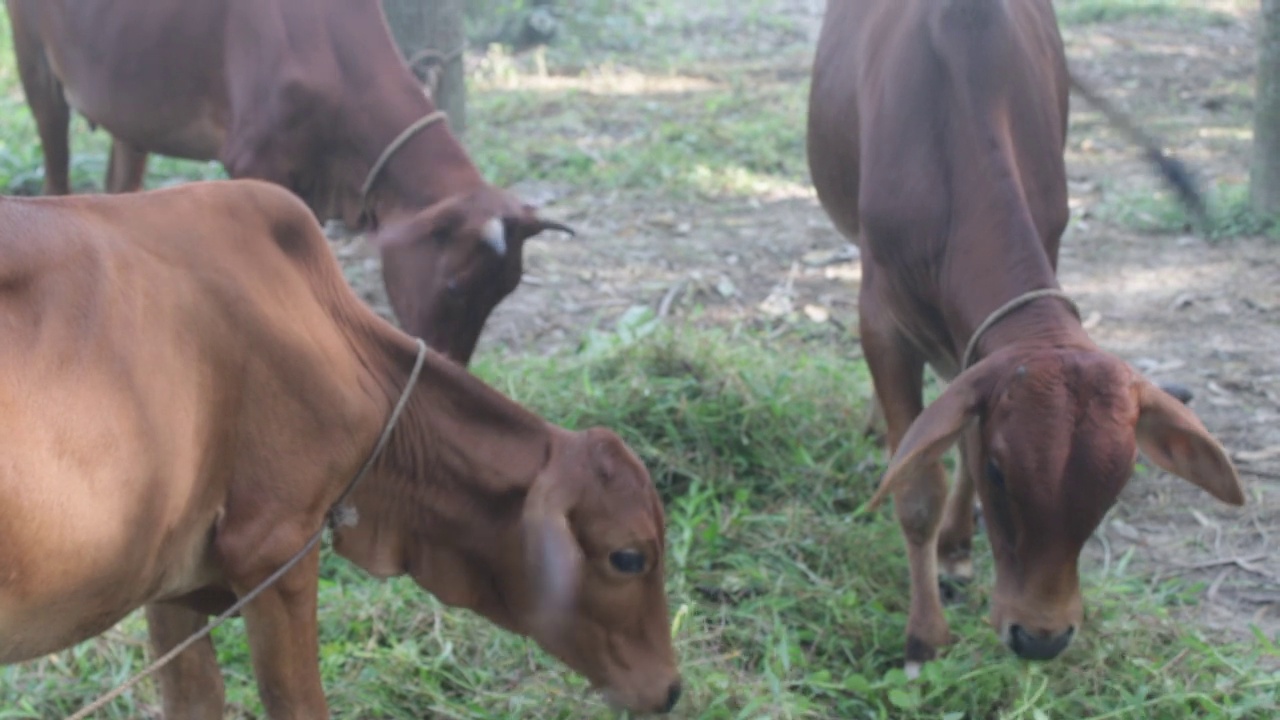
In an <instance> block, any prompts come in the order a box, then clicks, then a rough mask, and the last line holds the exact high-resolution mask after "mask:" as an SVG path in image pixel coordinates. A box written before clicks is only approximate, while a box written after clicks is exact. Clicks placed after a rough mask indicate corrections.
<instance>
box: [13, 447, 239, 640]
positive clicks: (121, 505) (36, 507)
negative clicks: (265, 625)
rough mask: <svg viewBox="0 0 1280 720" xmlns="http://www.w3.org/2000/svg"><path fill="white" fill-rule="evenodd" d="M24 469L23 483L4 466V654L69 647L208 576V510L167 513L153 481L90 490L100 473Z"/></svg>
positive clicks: (196, 584)
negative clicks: (88, 476) (64, 475)
mask: <svg viewBox="0 0 1280 720" xmlns="http://www.w3.org/2000/svg"><path fill="white" fill-rule="evenodd" d="M26 477H27V479H28V481H27V482H25V483H24V484H22V485H19V484H18V483H17V482H15V478H14V476H13V475H12V474H10V473H5V472H4V471H3V470H0V523H2V526H0V663H6V662H16V661H19V660H24V659H29V658H33V657H39V656H40V655H44V654H47V653H49V652H53V651H56V650H59V649H61V648H65V647H68V646H70V645H73V644H75V643H77V642H80V641H81V640H84V639H87V638H90V637H93V636H94V635H97V634H99V633H101V632H103V631H105V630H107V629H108V628H110V627H111V626H112V625H114V624H115V623H116V622H118V621H119V620H120V619H121V618H123V617H125V616H126V615H127V614H128V613H129V612H130V611H132V610H133V609H135V608H137V607H139V606H140V605H142V604H144V603H146V602H147V601H149V600H151V599H153V598H157V597H162V596H168V595H175V594H180V593H182V592H186V591H189V590H192V589H195V588H197V587H200V586H202V585H205V584H207V583H208V582H209V581H210V578H211V577H212V575H213V573H212V571H211V569H210V563H209V562H208V547H209V528H210V527H211V526H212V517H210V518H209V520H208V522H206V523H205V524H204V525H203V527H202V526H201V525H200V524H199V523H197V522H193V520H194V518H183V519H180V520H182V521H181V522H178V521H175V519H172V518H171V519H169V520H168V521H167V522H166V521H165V518H164V517H163V514H164V501H163V496H164V493H162V492H156V491H155V490H156V486H155V484H154V483H139V484H138V486H137V488H138V489H143V488H146V489H147V490H149V492H145V493H140V492H116V493H94V492H85V490H86V488H88V487H90V486H92V485H100V483H98V482H90V483H85V482H65V481H64V482H59V480H58V478H57V477H56V476H54V477H49V476H45V477H43V478H41V482H30V478H31V477H32V476H31V475H27V476H26ZM94 480H101V478H95V479H94ZM115 485H116V486H117V489H118V490H123V487H122V484H121V483H115ZM50 488H60V489H62V490H63V492H48V490H49V489H50ZM210 515H211V514H210Z"/></svg>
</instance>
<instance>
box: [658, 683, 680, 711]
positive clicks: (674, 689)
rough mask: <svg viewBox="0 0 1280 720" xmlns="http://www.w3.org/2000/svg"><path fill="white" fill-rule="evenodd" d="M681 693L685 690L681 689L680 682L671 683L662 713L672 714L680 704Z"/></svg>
mask: <svg viewBox="0 0 1280 720" xmlns="http://www.w3.org/2000/svg"><path fill="white" fill-rule="evenodd" d="M681 692H683V688H681V687H680V681H679V680H676V681H675V682H673V683H671V687H669V688H667V702H666V703H664V704H663V706H662V710H661V712H664V713H669V712H671V711H672V710H673V709H674V708H675V706H676V703H678V702H680V693H681Z"/></svg>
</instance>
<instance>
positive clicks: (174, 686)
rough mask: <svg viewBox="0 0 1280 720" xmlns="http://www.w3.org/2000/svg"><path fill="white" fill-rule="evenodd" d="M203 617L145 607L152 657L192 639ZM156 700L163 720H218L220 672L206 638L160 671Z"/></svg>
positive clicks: (178, 608) (163, 606)
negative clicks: (162, 712) (158, 698)
mask: <svg viewBox="0 0 1280 720" xmlns="http://www.w3.org/2000/svg"><path fill="white" fill-rule="evenodd" d="M208 619H209V616H208V615H206V614H205V613H202V612H198V611H196V610H192V609H190V608H187V607H184V606H182V605H177V604H173V603H153V604H151V605H148V606H147V627H148V629H149V631H150V635H151V648H152V651H153V652H154V653H155V656H156V657H160V656H161V655H163V654H165V653H167V652H169V650H171V649H172V648H174V647H176V646H177V645H178V643H180V642H182V641H184V640H186V639H187V638H188V637H190V636H192V635H194V634H195V633H196V632H197V631H199V630H200V629H201V628H202V627H204V625H205V623H206V622H207V621H208ZM157 675H159V678H160V696H161V698H162V704H163V707H164V717H165V718H166V719H167V720H222V709H223V704H224V702H225V699H226V698H225V694H224V689H223V684H222V672H221V671H220V670H219V669H218V658H217V656H216V655H215V653H214V651H213V641H212V640H211V639H210V638H209V636H208V635H206V636H205V637H203V638H201V639H200V640H197V641H196V642H195V643H194V644H192V645H191V646H190V647H188V648H187V649H186V650H183V651H182V652H181V653H179V654H178V656H177V657H175V658H174V659H173V660H172V661H171V662H170V663H169V664H168V665H165V666H164V667H163V668H161V669H160V670H159V671H158V672H157Z"/></svg>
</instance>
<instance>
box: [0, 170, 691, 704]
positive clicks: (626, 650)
mask: <svg viewBox="0 0 1280 720" xmlns="http://www.w3.org/2000/svg"><path fill="white" fill-rule="evenodd" d="M0 228H2V230H0V438H3V440H0V447H3V451H2V452H0V664H3V663H11V662H16V661H21V660H24V659H28V658H33V657H37V656H39V655H43V654H45V653H49V652H52V651H55V650H58V649H59V648H65V647H67V646H69V645H71V644H73V643H76V642H79V641H81V640H84V639H86V638H89V637H92V636H94V635H97V634H98V633H101V632H102V631H104V630H106V629H107V628H109V627H111V625H112V624H114V623H115V622H116V621H118V620H119V619H120V618H122V617H124V616H125V615H126V614H127V613H129V612H130V611H131V610H133V609H134V608H137V607H139V606H142V605H146V606H147V615H148V620H149V622H150V627H151V634H152V641H153V643H154V646H155V650H156V651H157V652H161V651H165V650H167V649H169V648H171V647H173V646H175V645H176V644H177V643H178V642H179V641H180V640H182V639H184V638H185V637H186V636H187V635H189V634H190V633H191V632H192V631H194V630H195V629H197V628H198V627H199V626H200V625H201V624H202V623H203V621H204V619H205V617H206V615H207V614H209V613H211V612H221V611H222V610H224V609H226V608H227V607H228V606H229V605H230V603H231V601H232V600H234V599H235V597H236V596H238V595H243V594H244V593H246V591H248V590H249V589H250V588H253V587H254V586H255V585H257V584H258V582H259V581H260V580H262V579H263V578H265V577H267V576H268V575H269V574H271V573H272V572H273V571H274V570H275V569H276V568H278V567H280V566H281V565H282V564H283V563H285V561H286V559H287V558H289V557H290V556H291V555H293V554H294V553H295V552H296V551H298V550H299V548H301V547H303V545H304V541H306V539H307V537H308V536H309V535H310V534H311V533H313V532H314V531H316V530H317V529H318V528H320V527H321V525H322V523H323V522H324V521H325V517H326V511H327V510H328V508H329V507H330V506H331V505H332V504H334V503H335V500H338V499H339V497H340V496H341V494H342V493H343V491H344V488H345V487H346V486H347V484H348V482H349V480H350V478H351V477H352V476H353V475H354V473H355V472H356V469H357V467H358V466H360V465H361V464H362V462H364V461H365V460H366V458H367V457H368V456H369V455H370V452H371V448H372V447H373V446H374V444H375V438H377V437H378V436H379V434H380V432H381V431H382V428H383V427H384V423H386V422H387V419H388V415H389V412H390V410H391V408H392V406H393V405H394V404H395V403H396V402H397V398H399V397H401V395H402V393H407V395H406V397H407V405H405V407H404V412H403V415H402V416H401V417H400V420H399V422H398V424H397V425H396V426H395V428H394V432H393V433H392V434H391V435H390V440H389V443H388V445H387V446H386V449H385V451H384V452H382V453H381V454H380V455H379V456H378V458H377V460H376V464H374V465H373V466H372V470H371V472H370V473H369V474H368V476H367V477H365V479H364V480H363V482H361V483H360V484H359V485H357V486H355V488H354V491H353V492H352V493H351V494H350V495H349V496H348V500H347V502H348V503H349V506H350V507H351V508H353V509H354V511H355V512H354V513H350V512H347V513H340V514H339V515H343V516H351V515H354V517H355V518H356V520H355V523H354V525H350V526H339V527H337V528H336V529H335V530H334V540H333V545H334V549H335V550H336V551H337V552H338V553H339V554H340V555H342V556H344V557H346V558H347V559H348V560H350V561H352V562H354V563H355V564H357V565H359V566H360V567H362V568H364V569H365V570H366V571H368V572H369V573H371V574H372V575H374V576H377V577H387V576H392V575H399V574H405V573H407V574H408V575H410V576H411V577H412V578H413V579H414V580H415V581H417V582H418V584H419V585H421V586H422V587H423V588H425V589H426V590H428V591H430V592H431V593H433V594H435V595H436V596H437V597H439V598H440V599H441V600H442V601H444V602H445V603H448V604H450V605H454V606H458V607H462V608H468V609H471V610H473V611H475V612H477V613H479V614H481V615H483V616H484V617H486V618H488V619H490V620H492V621H493V622H494V623H497V624H498V625H500V626H501V627H504V628H506V629H508V630H511V631H513V632H516V633H520V634H524V635H528V636H531V637H532V638H533V639H535V640H536V641H537V642H538V643H539V644H540V645H541V646H542V647H543V648H545V649H546V650H547V651H548V652H550V653H551V654H552V655H554V656H555V657H557V658H559V659H561V660H562V661H564V662H565V663H566V664H567V665H568V666H569V667H571V668H572V669H574V670H576V671H577V672H579V673H581V674H583V675H585V676H586V677H587V678H588V679H589V680H590V681H591V682H592V683H593V684H594V685H596V686H598V687H599V688H601V689H602V690H603V692H604V693H605V695H606V697H607V699H608V700H609V701H610V702H611V703H613V704H615V705H617V706H621V707H623V708H628V709H631V710H634V711H645V712H648V711H662V710H667V709H669V708H670V707H671V706H672V705H674V704H675V701H676V698H677V697H678V695H679V691H680V685H679V680H678V676H677V670H676V663H675V657H674V651H673V649H672V645H671V637H670V633H669V624H668V614H667V607H666V598H665V591H664V585H663V553H664V539H663V537H664V536H663V532H664V530H663V528H664V520H663V512H662V506H661V503H660V501H659V498H658V495H657V494H656V492H655V491H654V487H653V485H652V483H651V481H650V479H649V475H648V474H647V472H646V471H645V469H644V467H643V465H641V463H640V462H639V460H637V458H636V456H635V455H634V454H632V452H631V451H630V450H629V449H628V448H627V446H626V445H624V444H623V443H622V441H621V440H619V439H618V437H617V436H616V435H614V434H613V433H611V432H609V431H607V430H604V429H598V428H597V429H590V430H586V431H583V432H570V431H568V430H564V429H561V428H559V427H556V426H554V425H551V424H549V423H548V422H546V421H544V420H542V419H540V418H539V417H537V416H536V415H534V414H533V413H531V412H529V411H527V410H525V409H523V408H522V407H521V406H519V405H517V404H516V403H515V402H512V401H511V400H509V399H507V398H506V397H504V396H502V395H501V394H499V393H498V392H496V391H494V390H492V389H490V388H489V387H487V386H486V385H484V384H483V383H482V382H481V381H480V380H478V379H476V378H475V377H474V376H472V375H470V374H469V373H468V372H467V371H466V370H465V369H463V368H461V367H459V366H458V365H457V364H455V363H453V362H451V361H449V360H447V359H445V358H443V357H442V356H440V355H437V354H435V353H434V352H433V351H427V350H426V349H425V346H424V348H423V350H422V352H423V353H425V361H424V363H425V364H424V366H423V367H422V371H421V375H420V378H419V379H418V380H417V382H416V384H413V385H412V386H411V387H408V388H407V387H406V386H407V385H408V384H409V383H408V380H407V378H409V377H410V373H411V368H412V367H413V366H414V364H415V358H417V357H418V352H419V351H418V349H417V346H416V345H415V341H414V339H412V338H410V337H409V336H408V335H406V334H404V333H402V332H401V331H399V330H397V329H395V328H394V327H392V326H391V325H390V324H388V323H386V322H384V321H383V320H381V319H380V318H378V317H377V316H375V315H374V314H373V313H372V312H371V311H370V310H369V309H368V308H367V307H365V306H364V305H363V304H362V303H360V301H359V300H358V299H357V298H356V296H355V295H354V294H353V293H352V292H351V290H350V289H349V288H348V287H347V286H346V284H345V283H344V280H343V276H342V273H341V271H340V270H339V268H338V266H337V264H336V263H335V262H334V259H333V255H332V253H331V251H330V249H329V247H328V246H327V244H326V242H325V239H324V236H323V235H322V233H321V230H320V227H319V226H318V225H317V223H316V221H315V219H314V217H313V216H312V215H311V213H310V212H309V211H308V209H307V208H306V207H305V206H304V205H303V204H302V203H301V202H300V201H299V200H298V199H297V198H296V197H294V196H293V195H290V194H289V193H288V192H287V191H285V190H283V189H281V188H280V187H279V186H276V185H273V184H268V183H263V182H258V181H254V180H227V181H218V182H210V183H195V184H190V185H186V186H182V187H178V188H171V189H165V190H153V191H148V192H143V193H137V194H133V195H126V196H105V195H95V196H89V195H86V196H78V197H67V198H8V199H0ZM318 563H319V553H318V551H314V550H313V551H311V552H309V553H308V554H306V555H305V557H304V559H303V561H302V562H301V563H300V564H299V565H298V566H296V567H294V568H293V569H292V570H290V571H289V572H287V573H286V574H285V575H284V576H283V577H282V578H281V579H280V580H279V582H277V583H276V584H274V585H272V586H271V587H270V588H268V589H267V590H266V591H265V592H263V594H261V595H259V596H257V597H256V598H255V599H253V600H252V601H251V602H249V604H248V605H246V606H245V607H244V609H243V611H242V612H243V616H244V620H245V626H246V628H247V631H248V635H249V644H250V650H251V654H252V659H253V667H254V673H255V675H256V677H257V681H258V686H259V689H260V692H261V696H262V700H263V703H264V704H265V706H266V709H267V714H268V715H269V716H270V717H272V718H320V717H326V716H327V708H326V704H325V697H324V693H323V691H322V688H321V685H320V674H319V667H318V659H317V653H318V648H317V642H318V641H317V636H316V588H317V572H318ZM161 681H162V687H163V691H164V706H165V715H166V717H170V718H221V717H222V706H223V693H222V681H221V679H220V677H219V674H218V670H217V666H216V660H215V656H214V650H213V645H212V644H211V642H210V641H209V640H208V639H207V638H205V639H204V640H202V641H200V642H199V643H198V644H196V645H195V646H193V647H191V648H190V649H188V650H185V651H184V652H182V653H181V654H180V655H179V656H178V660H177V661H176V663H175V664H173V665H170V666H168V667H167V668H166V669H165V670H164V671H163V672H162V675H161Z"/></svg>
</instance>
